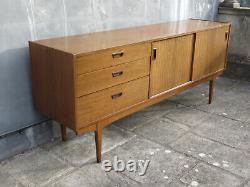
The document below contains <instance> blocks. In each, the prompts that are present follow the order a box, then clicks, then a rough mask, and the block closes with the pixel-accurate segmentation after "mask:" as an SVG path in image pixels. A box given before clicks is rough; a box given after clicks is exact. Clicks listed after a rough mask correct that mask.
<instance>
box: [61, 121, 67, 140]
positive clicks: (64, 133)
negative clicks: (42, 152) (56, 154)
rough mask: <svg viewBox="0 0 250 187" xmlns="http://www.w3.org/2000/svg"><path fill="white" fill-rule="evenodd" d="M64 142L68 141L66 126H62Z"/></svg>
mask: <svg viewBox="0 0 250 187" xmlns="http://www.w3.org/2000/svg"><path fill="white" fill-rule="evenodd" d="M61 133H62V141H64V142H66V141H67V128H66V126H65V125H63V124H61Z"/></svg>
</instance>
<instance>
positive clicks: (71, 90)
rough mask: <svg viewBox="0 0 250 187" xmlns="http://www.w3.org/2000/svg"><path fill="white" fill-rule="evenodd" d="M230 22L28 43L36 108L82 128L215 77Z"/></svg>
mask: <svg viewBox="0 0 250 187" xmlns="http://www.w3.org/2000/svg"><path fill="white" fill-rule="evenodd" d="M229 34H230V24H229V23H219V22H211V21H204V20H193V19H190V20H184V21H178V22H169V23H160V24H154V25H146V26H141V27H134V28H126V29H119V30H113V31H104V32H96V33H90V34H83V35H76V36H67V37H61V38H53V39H46V40H40V41H31V42H29V47H30V57H31V64H32V82H33V84H32V90H33V97H34V103H35V107H36V109H37V110H38V111H39V112H41V113H42V114H43V115H45V116H47V117H49V118H51V119H54V120H56V121H58V122H59V123H60V124H62V125H61V129H62V138H63V140H64V141H66V139H67V136H66V127H68V128H70V129H72V130H74V131H75V132H76V134H82V133H86V132H90V131H94V132H95V139H96V153H97V161H98V162H100V161H101V147H102V129H103V128H104V127H105V126H107V125H109V124H111V123H112V122H113V121H115V120H118V119H120V118H122V117H125V116H127V115H129V114H132V113H134V112H136V111H138V110H140V109H142V108H144V107H147V106H150V105H153V104H155V103H158V102H160V101H162V100H164V99H166V98H168V97H170V96H173V95H176V94H178V93H180V92H182V91H184V90H186V89H188V88H191V87H194V86H196V85H198V84H200V83H203V82H206V81H209V82H210V84H209V85H210V87H209V103H211V101H212V95H213V87H214V80H215V78H216V77H217V76H219V75H220V74H222V73H223V71H224V70H225V67H226V61H227V60H226V59H227V58H226V56H227V48H228V41H229Z"/></svg>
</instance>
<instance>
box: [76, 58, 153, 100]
mask: <svg viewBox="0 0 250 187" xmlns="http://www.w3.org/2000/svg"><path fill="white" fill-rule="evenodd" d="M149 60H150V59H149V58H143V59H140V60H137V61H134V62H132V63H125V64H121V65H118V66H114V67H110V68H106V69H102V70H98V71H94V72H91V73H86V74H82V75H79V76H78V78H77V86H76V95H77V97H80V96H83V95H86V94H89V93H93V92H96V91H99V90H102V89H105V88H109V87H112V86H115V85H117V84H121V83H125V82H128V81H131V80H134V79H137V78H140V77H144V76H146V75H149V64H150V63H149V62H150V61H149Z"/></svg>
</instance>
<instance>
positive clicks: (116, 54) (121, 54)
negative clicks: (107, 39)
mask: <svg viewBox="0 0 250 187" xmlns="http://www.w3.org/2000/svg"><path fill="white" fill-rule="evenodd" d="M123 55H124V52H123V51H121V52H116V53H112V57H113V58H120V57H122V56H123Z"/></svg>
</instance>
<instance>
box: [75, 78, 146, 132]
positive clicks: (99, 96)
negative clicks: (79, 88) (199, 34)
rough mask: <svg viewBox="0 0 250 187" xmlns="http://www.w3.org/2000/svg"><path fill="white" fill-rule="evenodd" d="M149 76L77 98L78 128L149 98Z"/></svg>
mask: <svg viewBox="0 0 250 187" xmlns="http://www.w3.org/2000/svg"><path fill="white" fill-rule="evenodd" d="M148 86H149V77H148V76H146V77H143V78H140V79H137V80H134V81H130V82H127V83H124V84H120V85H118V86H114V87H111V88H108V89H105V90H102V91H99V92H96V93H93V94H89V95H87V96H83V97H80V98H77V99H76V119H77V128H78V129H79V128H83V127H86V126H88V124H89V123H91V122H94V121H97V120H98V119H102V118H104V117H106V116H109V115H111V114H114V113H116V112H119V111H121V110H123V109H125V108H128V107H130V106H132V105H134V104H136V103H139V102H142V101H144V100H146V99H148Z"/></svg>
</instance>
